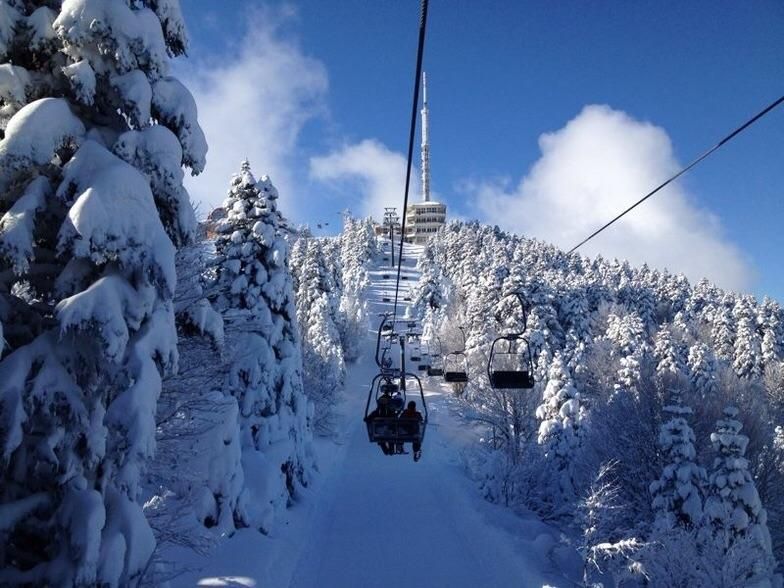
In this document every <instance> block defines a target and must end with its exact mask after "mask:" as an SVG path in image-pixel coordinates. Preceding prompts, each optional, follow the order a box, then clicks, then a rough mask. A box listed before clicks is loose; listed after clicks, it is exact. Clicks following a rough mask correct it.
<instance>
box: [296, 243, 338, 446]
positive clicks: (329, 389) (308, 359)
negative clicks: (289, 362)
mask: <svg viewBox="0 0 784 588" xmlns="http://www.w3.org/2000/svg"><path fill="white" fill-rule="evenodd" d="M304 247H305V253H304V256H303V258H302V260H301V265H300V267H299V268H298V282H299V284H298V289H297V293H296V299H297V318H298V322H299V325H300V332H301V334H302V340H303V344H302V347H303V360H304V361H303V376H304V377H303V380H304V385H305V392H306V393H307V395H308V397H309V398H310V399H311V400H312V401H313V403H314V405H315V411H314V417H313V423H314V427H315V428H316V430H317V431H318V432H319V433H321V434H329V433H331V432H333V422H332V417H333V410H334V407H335V403H336V402H337V400H338V398H339V395H340V393H341V392H342V391H343V385H344V381H345V375H346V366H345V362H344V359H343V348H342V347H341V341H340V333H339V332H338V329H337V326H336V325H335V320H334V314H333V313H334V312H335V311H336V309H334V308H331V304H330V297H329V294H330V292H329V288H330V284H329V279H328V273H329V272H328V269H327V268H326V265H325V260H324V254H323V249H322V245H321V243H320V242H319V241H318V240H317V239H309V240H308V241H307V244H306V245H304Z"/></svg>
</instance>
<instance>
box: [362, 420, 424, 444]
mask: <svg viewBox="0 0 784 588" xmlns="http://www.w3.org/2000/svg"><path fill="white" fill-rule="evenodd" d="M367 432H368V439H370V442H371V443H383V442H387V443H422V440H423V439H424V438H425V423H424V422H423V421H419V420H414V419H407V418H397V417H377V418H374V419H370V420H369V421H368V422H367Z"/></svg>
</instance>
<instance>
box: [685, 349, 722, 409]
mask: <svg viewBox="0 0 784 588" xmlns="http://www.w3.org/2000/svg"><path fill="white" fill-rule="evenodd" d="M688 367H689V381H690V382H691V385H692V387H693V388H694V391H695V392H696V393H697V395H698V397H699V398H702V399H703V400H707V399H711V398H714V397H715V396H716V391H717V381H716V373H717V366H716V360H715V359H714V357H713V352H712V351H711V349H710V348H709V347H708V346H707V345H705V344H704V343H695V344H694V345H692V347H691V348H690V349H689V360H688Z"/></svg>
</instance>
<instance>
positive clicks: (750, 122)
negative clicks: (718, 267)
mask: <svg viewBox="0 0 784 588" xmlns="http://www.w3.org/2000/svg"><path fill="white" fill-rule="evenodd" d="M782 102H784V96H781V97H780V98H779V99H778V100H775V101H774V102H772V103H771V104H769V105H768V106H767V107H765V108H764V109H763V110H761V111H760V112H758V113H757V114H756V115H754V116H753V117H752V118H750V119H749V120H747V121H746V122H745V123H743V124H742V125H741V126H739V127H738V128H737V129H735V130H734V131H732V132H731V133H730V134H729V135H727V136H726V137H724V138H723V139H722V140H721V141H719V142H718V143H716V145H714V146H713V147H711V148H710V149H708V150H707V151H706V152H705V153H703V154H702V155H700V156H699V157H698V158H697V159H695V160H694V161H692V162H691V163H690V164H689V165H687V166H686V167H684V168H683V169H681V170H680V171H679V172H678V173H676V174H675V175H674V176H672V177H670V178H669V179H667V180H666V181H665V182H663V183H661V184H659V185H658V186H657V187H656V188H654V189H653V190H651V191H650V192H648V193H647V194H646V195H645V196H643V197H642V198H640V199H639V200H638V201H637V202H635V203H634V204H632V205H631V206H630V207H629V208H627V209H626V210H624V211H623V212H621V213H620V214H619V215H618V216H616V217H615V218H613V219H612V220H611V221H610V222H608V223H606V224H604V225H603V226H601V227H600V228H598V229H597V230H595V231H594V232H593V233H591V234H590V235H589V236H588V237H586V238H585V239H583V240H582V241H580V242H579V243H578V244H577V245H575V246H574V247H572V248H571V249H570V250H569V251H568V252H567V255H569V254H570V253H573V252H574V251H576V250H577V249H578V248H580V247H582V246H583V245H585V244H586V243H587V242H588V241H590V240H591V239H593V238H594V237H596V236H597V235H598V234H599V233H601V232H602V231H604V230H605V229H607V228H609V227H610V225H612V224H614V223H615V222H616V221H618V220H620V219H621V218H622V217H623V216H625V215H626V214H628V213H629V212H631V211H632V210H634V209H635V208H637V207H638V206H639V205H640V204H642V203H643V202H645V201H646V200H648V198H650V197H651V196H653V195H654V194H656V193H657V192H658V191H659V190H661V189H662V188H665V187H666V186H668V185H669V184H671V183H672V182H674V181H675V180H677V179H678V178H679V177H681V176H682V175H683V174H685V173H686V172H687V171H689V170H690V169H691V168H693V167H694V166H696V165H697V164H698V163H700V162H701V161H703V160H704V159H706V158H707V157H708V156H709V155H711V154H712V153H713V152H714V151H717V150H718V149H719V148H720V147H722V146H723V145H725V144H726V143H729V142H730V141H731V140H732V139H734V138H735V137H737V136H738V135H740V134H741V133H742V132H743V131H745V130H746V129H747V128H749V127H750V126H751V125H753V124H754V123H755V122H757V121H758V120H759V119H761V118H762V117H763V116H765V115H766V114H768V113H769V112H770V111H771V110H773V109H774V108H776V107H777V106H778V105H779V104H781V103H782Z"/></svg>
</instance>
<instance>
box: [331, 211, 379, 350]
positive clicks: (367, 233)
mask: <svg viewBox="0 0 784 588" xmlns="http://www.w3.org/2000/svg"><path fill="white" fill-rule="evenodd" d="M376 255H378V246H377V244H376V238H375V235H374V233H373V228H372V225H371V224H370V219H365V220H359V219H354V218H352V217H350V216H348V215H346V216H345V217H344V225H343V235H342V236H341V248H340V266H341V268H342V276H341V277H342V283H343V290H342V292H341V296H340V306H339V308H340V312H341V314H342V316H343V320H342V321H341V324H340V325H339V326H340V338H341V341H342V344H343V355H344V358H345V361H348V362H350V361H354V360H356V359H357V358H358V357H359V354H360V349H361V346H362V342H363V341H364V340H365V337H366V334H367V320H368V316H367V308H366V306H365V302H364V292H365V289H366V288H367V287H368V285H369V284H370V282H369V280H368V277H367V264H368V262H369V261H370V260H371V259H373V258H374V257H375V256H376Z"/></svg>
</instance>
